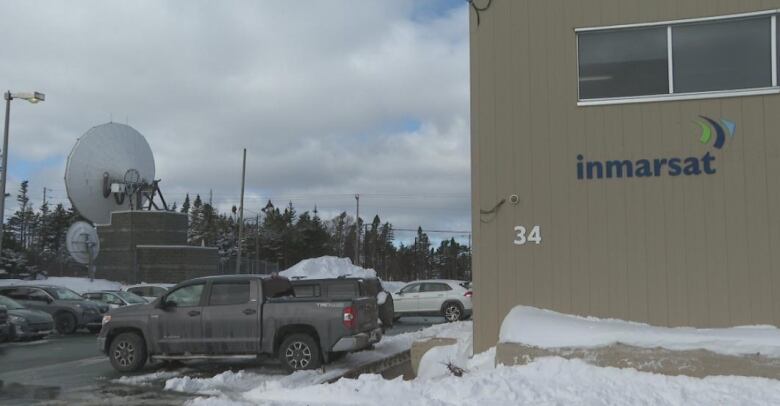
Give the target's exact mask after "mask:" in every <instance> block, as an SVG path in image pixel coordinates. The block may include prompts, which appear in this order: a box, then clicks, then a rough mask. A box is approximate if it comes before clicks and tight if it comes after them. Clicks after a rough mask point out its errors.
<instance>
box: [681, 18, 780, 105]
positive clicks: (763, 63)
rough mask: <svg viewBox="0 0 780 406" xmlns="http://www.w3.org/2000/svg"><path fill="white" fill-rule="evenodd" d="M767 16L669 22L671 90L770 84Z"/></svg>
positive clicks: (736, 87) (769, 36)
mask: <svg viewBox="0 0 780 406" xmlns="http://www.w3.org/2000/svg"><path fill="white" fill-rule="evenodd" d="M770 31H771V25H770V19H769V17H761V18H752V19H747V20H731V21H718V22H707V23H697V24H690V25H681V26H672V51H673V57H672V60H673V61H674V92H675V93H683V92H705V91H714V90H734V89H750V88H757V87H769V86H772V43H771V38H772V36H771V34H770Z"/></svg>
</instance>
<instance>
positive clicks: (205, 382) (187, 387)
mask: <svg viewBox="0 0 780 406" xmlns="http://www.w3.org/2000/svg"><path fill="white" fill-rule="evenodd" d="M471 330H472V324H471V322H470V321H466V322H459V323H451V324H440V325H435V326H432V327H429V328H426V329H424V330H421V331H416V332H411V333H405V334H399V335H396V336H385V337H383V338H382V341H380V342H379V343H378V344H376V345H375V348H374V349H373V350H370V351H361V352H357V353H352V354H347V356H346V357H344V358H343V359H342V360H339V361H337V362H334V363H332V364H330V365H328V366H326V368H325V371H324V372H323V371H300V372H296V373H293V374H290V375H287V374H284V373H283V372H282V371H281V370H280V369H277V368H272V367H263V368H252V369H248V370H241V371H237V372H234V371H225V372H222V373H220V374H218V375H215V376H213V377H209V378H199V377H191V376H188V375H187V372H188V371H187V369H184V370H179V371H172V372H169V371H162V372H154V373H150V374H144V375H136V376H128V377H122V378H119V379H117V380H115V382H117V383H122V384H127V385H136V386H148V385H150V384H151V383H153V382H158V381H160V380H161V379H165V384H164V386H165V389H166V390H174V391H179V392H186V393H192V394H200V395H208V396H209V398H208V399H209V400H208V401H209V402H217V403H214V404H252V403H253V402H254V401H253V399H254V397H255V396H256V395H257V394H258V393H264V392H266V391H275V390H282V389H285V390H295V389H296V388H301V387H307V386H311V385H319V384H321V383H323V382H325V381H328V380H330V379H332V378H335V377H338V376H340V375H342V374H344V373H345V372H347V371H348V370H350V369H352V368H355V367H357V366H360V365H363V364H366V363H369V362H372V361H377V360H380V359H382V358H385V357H388V356H391V355H395V354H397V353H399V352H402V351H405V350H408V349H409V348H411V346H412V342H414V341H415V340H420V339H424V338H428V337H434V336H438V337H461V336H469V337H470V335H471ZM204 399H206V398H204ZM220 402H222V403H220Z"/></svg>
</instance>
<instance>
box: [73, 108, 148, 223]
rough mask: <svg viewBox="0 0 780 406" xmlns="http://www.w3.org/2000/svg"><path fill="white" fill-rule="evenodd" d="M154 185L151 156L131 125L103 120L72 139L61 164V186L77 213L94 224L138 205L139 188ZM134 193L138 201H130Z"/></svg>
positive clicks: (109, 219)
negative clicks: (64, 161) (63, 175)
mask: <svg viewBox="0 0 780 406" xmlns="http://www.w3.org/2000/svg"><path fill="white" fill-rule="evenodd" d="M150 185H154V187H155V188H156V182H155V180H154V155H153V154H152V149H151V148H150V147H149V143H147V142H146V138H144V136H143V135H141V133H139V132H138V131H136V130H135V129H134V128H133V127H130V126H128V125H124V124H118V123H107V124H102V125H99V126H96V127H92V128H91V129H90V130H89V131H87V132H86V133H85V134H84V135H82V136H81V138H79V139H78V141H76V145H74V146H73V150H72V151H71V152H70V155H69V156H68V162H67V164H66V167H65V188H66V190H67V192H68V198H69V199H70V201H71V203H72V204H73V206H74V207H75V208H76V210H78V212H79V213H80V214H81V215H82V216H84V217H85V218H87V219H88V220H90V221H92V222H93V223H94V224H108V223H110V222H111V213H112V212H115V211H122V210H130V209H132V208H138V207H134V206H140V202H141V197H140V196H142V194H141V193H137V192H138V191H139V190H141V189H143V188H146V189H147V190H148V189H149V187H150ZM134 196H138V201H133V199H134Z"/></svg>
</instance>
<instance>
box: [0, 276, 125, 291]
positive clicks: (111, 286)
mask: <svg viewBox="0 0 780 406" xmlns="http://www.w3.org/2000/svg"><path fill="white" fill-rule="evenodd" d="M14 285H47V286H62V287H65V288H68V289H71V290H74V291H76V292H77V293H86V292H91V291H96V290H119V289H120V288H121V287H122V284H121V283H119V282H112V281H109V280H105V279H95V280H94V281H92V282H90V281H89V278H74V277H67V276H52V277H49V278H47V279H37V280H24V279H0V286H14Z"/></svg>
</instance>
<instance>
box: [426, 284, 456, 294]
mask: <svg viewBox="0 0 780 406" xmlns="http://www.w3.org/2000/svg"><path fill="white" fill-rule="evenodd" d="M448 290H452V288H451V287H449V285H447V284H445V283H424V284H423V286H422V291H423V292H444V291H448Z"/></svg>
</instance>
